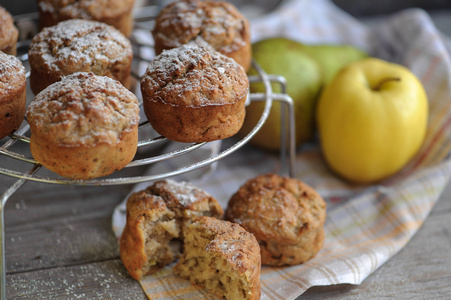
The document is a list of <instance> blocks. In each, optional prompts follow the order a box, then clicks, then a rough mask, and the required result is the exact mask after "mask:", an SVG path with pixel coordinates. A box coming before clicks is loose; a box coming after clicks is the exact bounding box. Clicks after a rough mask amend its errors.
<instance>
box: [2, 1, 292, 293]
mask: <svg viewBox="0 0 451 300" xmlns="http://www.w3.org/2000/svg"><path fill="white" fill-rule="evenodd" d="M157 13H158V7H155V6H149V7H144V8H142V9H140V10H139V12H137V13H136V15H135V31H134V33H133V36H132V38H131V40H132V44H133V53H134V59H133V67H132V75H133V77H134V79H135V83H136V86H135V88H134V91H139V77H140V75H141V74H140V72H141V71H140V66H141V67H142V66H143V65H144V66H145V65H146V64H147V63H148V62H149V61H150V60H151V59H152V57H151V56H152V54H150V55H149V54H148V53H153V45H152V41H151V40H145V39H143V38H142V36H141V35H140V33H143V34H145V33H149V32H150V30H151V28H153V19H154V18H155V16H156V14H157ZM16 23H22V24H25V25H24V26H23V28H25V30H22V32H21V33H20V38H21V39H22V40H21V41H20V42H19V45H18V46H19V50H20V49H21V50H22V54H20V52H19V55H18V56H17V57H18V58H19V59H20V60H21V61H22V62H23V63H24V65H25V66H26V68H28V55H27V53H26V51H27V49H28V45H29V43H30V38H31V37H32V36H33V30H36V28H37V26H36V24H37V14H28V15H22V16H17V17H16ZM18 27H19V30H20V29H22V28H21V27H20V26H18ZM27 29H28V30H30V31H27ZM252 66H253V67H254V68H255V70H257V73H258V75H256V76H250V77H249V82H250V83H256V82H261V83H263V86H264V88H265V91H264V93H250V94H249V96H248V101H250V102H252V101H264V102H265V107H264V110H263V112H262V115H261V117H260V119H259V121H258V122H257V123H256V125H255V126H254V128H252V130H250V131H249V133H248V134H247V135H246V136H245V137H244V138H242V139H238V140H236V139H234V140H233V143H229V144H230V146H228V147H227V148H225V149H223V150H222V151H221V152H219V153H218V154H215V155H212V156H210V157H208V158H206V159H203V160H200V161H195V162H187V164H186V165H183V166H181V167H179V168H177V169H173V170H170V171H168V172H165V173H157V174H147V175H141V176H124V175H123V172H121V171H122V170H120V171H117V172H115V173H113V174H112V175H111V176H108V177H105V178H98V179H92V180H72V179H67V178H62V177H60V176H58V175H56V174H54V175H40V174H39V171H40V170H41V169H45V168H44V167H43V166H42V165H41V164H40V163H39V162H37V161H36V160H35V159H34V158H33V157H32V156H31V154H29V151H26V150H23V149H28V148H29V146H28V144H29V142H30V138H29V136H30V127H29V125H28V124H27V122H26V119H25V120H24V122H23V124H22V126H21V127H20V129H19V130H17V131H16V132H14V133H12V134H11V135H9V136H8V137H7V138H4V139H2V140H0V175H2V176H9V177H15V178H17V179H18V180H17V181H16V182H15V183H13V184H12V185H11V186H10V187H9V188H7V189H6V191H4V192H3V194H2V195H1V198H0V200H1V201H0V226H1V230H0V242H1V244H0V264H1V265H0V300H4V299H6V266H5V253H4V249H5V247H4V243H5V239H4V233H5V230H4V211H3V209H4V207H5V204H6V202H7V200H8V199H9V198H10V197H11V196H12V195H13V194H14V193H15V192H16V191H17V190H19V189H20V188H21V187H22V186H23V185H24V184H25V183H26V182H27V181H38V182H44V183H49V184H67V185H78V186H101V185H118V184H133V183H139V182H147V181H154V180H160V179H164V178H168V177H172V176H176V175H180V174H183V173H187V172H190V171H194V170H197V169H199V168H202V167H205V166H208V165H210V164H212V163H214V162H216V161H219V160H221V159H222V158H224V157H226V156H228V155H230V154H232V153H234V152H235V151H237V150H238V149H240V148H241V147H242V146H244V145H245V144H246V143H247V142H248V141H249V140H250V139H252V137H253V136H254V135H255V134H256V133H257V132H258V131H259V130H260V129H261V127H262V126H263V124H264V123H265V121H266V120H267V118H268V115H269V112H270V110H271V106H272V103H273V101H278V102H280V103H281V104H283V106H282V107H283V108H284V109H281V114H282V116H281V128H282V134H281V141H280V143H281V150H280V160H281V164H282V172H283V173H287V174H288V175H289V176H293V175H294V162H295V137H294V131H295V125H294V108H293V101H292V99H291V98H290V97H289V96H288V95H287V94H286V92H285V79H284V78H283V77H282V76H278V75H268V74H266V73H265V72H264V70H263V69H262V68H260V66H259V65H258V64H257V63H255V62H252ZM141 70H142V68H141ZM28 77H29V72H27V79H28ZM272 84H278V85H280V86H281V91H282V92H281V93H278V94H276V93H273V90H272V86H271V85H272ZM27 92H28V91H27ZM28 94H30V93H28ZM136 94H137V96H138V99H140V98H141V96H140V95H138V92H136ZM28 98H30V97H29V96H28ZM140 106H141V110H142V99H140ZM144 119H145V118H144ZM149 127H150V128H149ZM150 130H152V128H151V126H150V124H149V122H148V121H147V120H145V121H142V122H141V123H140V125H139V127H138V131H139V132H140V133H141V132H143V131H147V132H148V131H150ZM140 136H141V135H140ZM164 143H171V141H169V140H167V139H166V138H165V137H163V136H159V135H155V136H153V137H145V138H141V137H140V140H139V142H138V152H139V151H140V149H144V150H145V149H146V148H149V147H150V148H151V147H157V146H158V145H162V144H164ZM18 144H19V147H17V145H18ZM205 144H207V143H196V144H180V148H178V149H176V150H172V151H170V152H164V151H163V152H162V151H160V153H158V154H155V151H147V153H150V154H151V155H148V156H146V155H144V157H138V156H137V157H135V159H134V160H133V161H132V162H131V163H130V164H129V165H127V166H126V168H132V167H138V166H144V165H152V164H156V163H159V162H162V161H166V160H170V159H174V158H176V157H180V156H183V155H185V154H187V153H189V152H192V151H197V150H198V149H199V148H201V147H204V146H205ZM20 146H21V147H20ZM160 148H161V147H160ZM17 149H19V150H17ZM144 152H146V151H144ZM4 158H7V159H9V160H11V159H12V160H14V161H16V162H17V164H15V163H13V164H9V165H8V167H5V166H4V165H3V164H2V161H3V159H4ZM19 163H20V165H22V167H21V168H15V166H16V165H17V166H19ZM24 164H25V165H26V167H25V168H24V167H23V165H24ZM11 166H13V167H11ZM126 168H124V169H126ZM24 169H25V171H24ZM48 173H49V172H45V174H48ZM0 178H1V176H0Z"/></svg>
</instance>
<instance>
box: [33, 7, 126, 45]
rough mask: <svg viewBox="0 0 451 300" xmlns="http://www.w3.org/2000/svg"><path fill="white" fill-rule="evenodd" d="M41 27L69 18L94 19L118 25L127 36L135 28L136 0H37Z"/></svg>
mask: <svg viewBox="0 0 451 300" xmlns="http://www.w3.org/2000/svg"><path fill="white" fill-rule="evenodd" d="M37 4H38V10H39V28H41V29H42V28H44V27H49V26H54V25H56V24H57V23H59V22H61V21H64V20H69V19H86V20H94V21H99V22H103V23H106V24H109V25H111V26H114V27H116V28H117V29H118V30H119V31H121V32H122V33H123V34H124V35H125V36H130V34H131V32H132V30H133V15H132V9H133V5H134V4H135V0H69V1H68V0H37Z"/></svg>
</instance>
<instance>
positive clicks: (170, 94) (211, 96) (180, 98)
mask: <svg viewBox="0 0 451 300" xmlns="http://www.w3.org/2000/svg"><path fill="white" fill-rule="evenodd" d="M248 89H249V81H248V79H247V76H246V73H245V72H244V70H243V68H242V67H241V66H240V65H239V64H237V63H236V62H235V61H234V60H233V59H231V58H228V57H226V56H224V55H222V54H221V53H219V52H216V51H214V50H211V49H210V48H204V47H199V46H198V45H196V44H186V45H182V46H180V47H179V48H175V49H171V50H166V51H163V52H162V53H161V54H160V55H158V56H157V57H155V59H154V60H153V61H152V62H150V64H149V66H148V68H147V70H146V72H145V74H144V75H143V76H142V77H141V91H142V95H143V106H144V111H145V113H146V116H147V118H148V120H149V122H150V123H151V124H152V126H153V128H154V129H155V130H156V131H157V132H158V133H159V134H161V135H163V136H165V137H166V138H168V139H170V140H173V141H176V142H182V143H197V142H209V141H214V140H219V139H224V138H227V137H230V136H232V135H234V134H235V133H237V132H238V131H239V129H240V128H241V126H242V125H243V121H244V116H245V113H246V111H245V108H244V102H245V100H246V96H247V92H248Z"/></svg>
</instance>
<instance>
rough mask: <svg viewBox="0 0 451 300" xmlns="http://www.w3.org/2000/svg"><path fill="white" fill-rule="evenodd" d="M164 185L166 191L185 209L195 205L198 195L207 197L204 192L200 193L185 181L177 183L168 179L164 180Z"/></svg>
mask: <svg viewBox="0 0 451 300" xmlns="http://www.w3.org/2000/svg"><path fill="white" fill-rule="evenodd" d="M166 183H167V187H168V191H169V192H170V193H172V194H173V195H174V197H175V198H176V199H177V200H178V201H179V202H180V204H182V205H183V206H185V207H187V206H190V205H191V204H193V203H195V202H196V201H197V200H198V194H199V193H203V194H206V195H208V194H207V193H206V192H204V191H201V190H200V189H199V188H197V187H196V186H194V185H193V184H191V183H189V182H186V181H181V182H177V181H175V180H172V179H168V180H166Z"/></svg>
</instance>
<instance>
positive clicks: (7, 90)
mask: <svg viewBox="0 0 451 300" xmlns="http://www.w3.org/2000/svg"><path fill="white" fill-rule="evenodd" d="M25 84H26V79H25V67H24V66H23V64H22V62H21V61H20V60H18V59H17V58H16V57H15V56H13V55H8V54H5V53H3V52H1V51H0V103H1V100H2V98H3V97H4V96H6V95H9V94H11V93H14V92H15V91H17V90H18V89H21V88H23V87H24V86H25Z"/></svg>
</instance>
